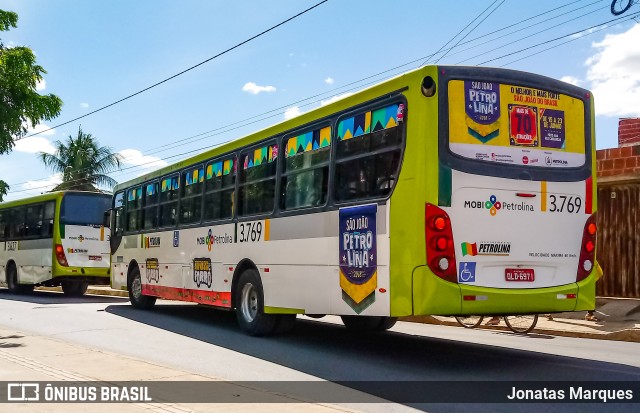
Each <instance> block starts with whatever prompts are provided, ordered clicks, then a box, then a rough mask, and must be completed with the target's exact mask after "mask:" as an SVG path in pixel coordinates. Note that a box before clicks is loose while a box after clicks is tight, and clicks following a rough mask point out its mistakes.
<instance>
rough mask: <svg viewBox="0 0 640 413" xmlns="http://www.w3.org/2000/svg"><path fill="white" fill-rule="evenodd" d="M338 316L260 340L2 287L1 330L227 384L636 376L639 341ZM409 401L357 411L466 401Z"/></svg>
mask: <svg viewBox="0 0 640 413" xmlns="http://www.w3.org/2000/svg"><path fill="white" fill-rule="evenodd" d="M338 320H339V319H337V318H327V320H325V319H323V320H313V319H309V318H306V317H303V318H299V320H298V322H297V325H296V328H295V330H294V331H293V332H292V333H291V334H288V335H285V336H276V337H270V338H252V337H248V336H246V335H244V334H243V333H241V332H240V330H239V329H238V327H237V325H236V321H235V315H234V314H233V313H227V312H219V311H214V310H211V309H208V308H205V307H202V306H196V305H184V304H180V303H170V302H165V301H159V302H158V305H156V307H155V309H154V310H152V311H140V310H136V309H134V308H132V307H131V306H130V305H129V304H128V302H127V300H125V299H122V298H118V297H97V296H87V297H81V298H75V299H70V298H67V297H64V296H63V295H62V294H57V293H51V292H36V293H34V294H33V295H30V296H12V295H10V294H9V293H8V292H7V291H6V290H0V325H3V326H5V327H7V328H11V329H15V330H18V331H23V332H28V333H35V334H39V335H44V336H51V337H56V338H58V339H62V340H66V341H69V342H73V343H76V344H81V345H85V346H90V347H93V348H98V349H102V350H107V351H111V352H114V353H118V354H123V355H127V356H132V357H136V358H139V359H142V360H145V361H150V362H153V363H157V364H161V365H165V366H170V367H176V368H180V369H182V370H185V371H188V372H192V373H197V374H203V375H207V376H213V377H218V378H222V379H225V380H231V381H256V380H260V381H262V380H273V381H280V380H286V381H299V380H313V379H317V378H320V379H324V380H331V381H349V382H354V383H353V387H355V388H358V389H360V390H364V391H367V392H370V393H372V394H377V395H380V396H382V395H384V393H383V392H382V391H379V392H378V391H377V390H376V386H375V385H369V386H367V384H366V383H362V381H380V382H383V381H384V382H423V381H432V382H436V383H439V384H438V385H440V386H442V385H444V386H447V385H450V386H451V388H452V389H457V390H456V391H461V392H464V391H473V388H471V389H470V388H469V387H468V386H473V383H468V382H476V383H478V386H477V387H478V388H483V389H484V388H486V387H487V386H486V385H485V383H486V382H500V383H501V386H503V385H504V384H505V382H513V383H516V384H517V383H522V381H540V382H550V381H563V382H566V381H601V382H603V381H619V382H640V343H629V342H615V341H604V340H589V339H577V338H566V337H554V336H546V335H540V334H531V335H528V336H518V335H514V334H511V333H504V332H496V331H486V330H483V331H479V330H466V329H461V328H456V327H446V326H434V325H422V324H411V323H398V324H397V325H396V327H394V328H393V329H392V330H391V331H390V332H387V333H378V334H370V335H356V334H353V333H350V332H348V331H347V330H346V329H344V327H342V325H341V324H339V323H338ZM356 382H357V383H356ZM457 382H459V383H457ZM443 383H444V384H443ZM489 384H490V383H489ZM496 385H497V384H496ZM460 386H464V387H463V388H460ZM465 389H466V390H465ZM637 397H640V395H637ZM328 402H329V401H328ZM330 402H334V401H333V400H331V401H330ZM404 405H405V406H404V407H403V406H395V407H393V408H391V406H390V405H386V406H385V408H376V407H375V406H372V405H358V406H357V408H358V409H363V410H367V411H372V412H375V411H390V410H396V411H401V410H407V409H406V407H407V406H411V407H414V408H418V409H420V410H425V411H430V412H440V411H442V412H452V411H468V410H469V408H470V406H469V405H468V404H450V403H449V404H433V403H431V404H423V403H413V402H406V403H404ZM349 406H350V407H354V406H351V405H349ZM637 407H638V405H637V404H636V405H629V404H612V403H607V404H606V405H602V404H563V405H561V406H560V405H553V406H551V405H548V404H547V405H545V404H536V405H532V404H478V405H475V406H474V407H473V410H474V411H477V412H482V411H492V412H493V411H504V412H513V411H547V412H549V411H556V410H555V409H556V408H557V409H561V410H558V411H562V412H573V411H575V412H581V413H582V412H591V411H593V412H596V411H597V412H602V411H620V412H630V411H636V409H637ZM474 413H475V412H474Z"/></svg>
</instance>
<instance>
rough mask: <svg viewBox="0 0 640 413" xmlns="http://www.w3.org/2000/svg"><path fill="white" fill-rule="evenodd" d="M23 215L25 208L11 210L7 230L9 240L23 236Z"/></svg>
mask: <svg viewBox="0 0 640 413" xmlns="http://www.w3.org/2000/svg"><path fill="white" fill-rule="evenodd" d="M24 214H25V208H24V207H20V208H14V209H12V210H11V218H10V221H9V222H10V229H9V238H11V239H20V238H23V237H24V235H25V226H24Z"/></svg>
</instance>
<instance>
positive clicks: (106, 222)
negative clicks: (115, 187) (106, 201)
mask: <svg viewBox="0 0 640 413" xmlns="http://www.w3.org/2000/svg"><path fill="white" fill-rule="evenodd" d="M102 226H103V227H105V228H111V210H110V209H107V210H106V211H104V215H103V216H102Z"/></svg>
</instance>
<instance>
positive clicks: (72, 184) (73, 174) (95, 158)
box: [39, 127, 121, 191]
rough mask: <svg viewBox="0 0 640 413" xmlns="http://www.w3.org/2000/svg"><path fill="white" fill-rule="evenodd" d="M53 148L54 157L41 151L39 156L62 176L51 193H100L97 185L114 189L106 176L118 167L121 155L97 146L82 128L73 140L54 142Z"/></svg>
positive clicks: (70, 137)
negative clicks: (64, 191)
mask: <svg viewBox="0 0 640 413" xmlns="http://www.w3.org/2000/svg"><path fill="white" fill-rule="evenodd" d="M54 146H55V148H56V152H55V153H54V154H53V155H51V154H48V153H44V152H40V155H39V156H40V159H41V160H42V162H43V163H44V164H45V166H47V167H48V168H50V169H51V170H52V171H53V172H57V173H61V174H62V183H61V184H59V185H58V186H56V187H55V188H53V191H59V190H63V189H78V190H82V191H99V189H98V186H101V187H108V188H113V187H114V186H115V185H116V184H117V182H116V181H115V180H114V179H113V178H111V177H110V176H108V175H106V174H107V173H109V172H111V171H113V170H115V169H117V168H119V167H120V160H121V156H120V155H119V154H117V153H113V152H112V151H111V148H108V147H106V146H99V144H98V141H97V140H96V139H94V138H93V136H91V134H90V133H84V132H82V127H78V135H77V136H76V137H75V138H74V137H72V136H69V137H68V138H67V142H66V144H64V143H62V142H60V141H56V142H55V143H54Z"/></svg>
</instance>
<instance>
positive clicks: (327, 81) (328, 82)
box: [324, 77, 333, 85]
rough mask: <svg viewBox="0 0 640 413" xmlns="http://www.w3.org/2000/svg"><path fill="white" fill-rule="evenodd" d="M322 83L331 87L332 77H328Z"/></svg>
mask: <svg viewBox="0 0 640 413" xmlns="http://www.w3.org/2000/svg"><path fill="white" fill-rule="evenodd" d="M324 83H326V84H327V85H333V78H332V77H328V78H326V79H325V80H324Z"/></svg>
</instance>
